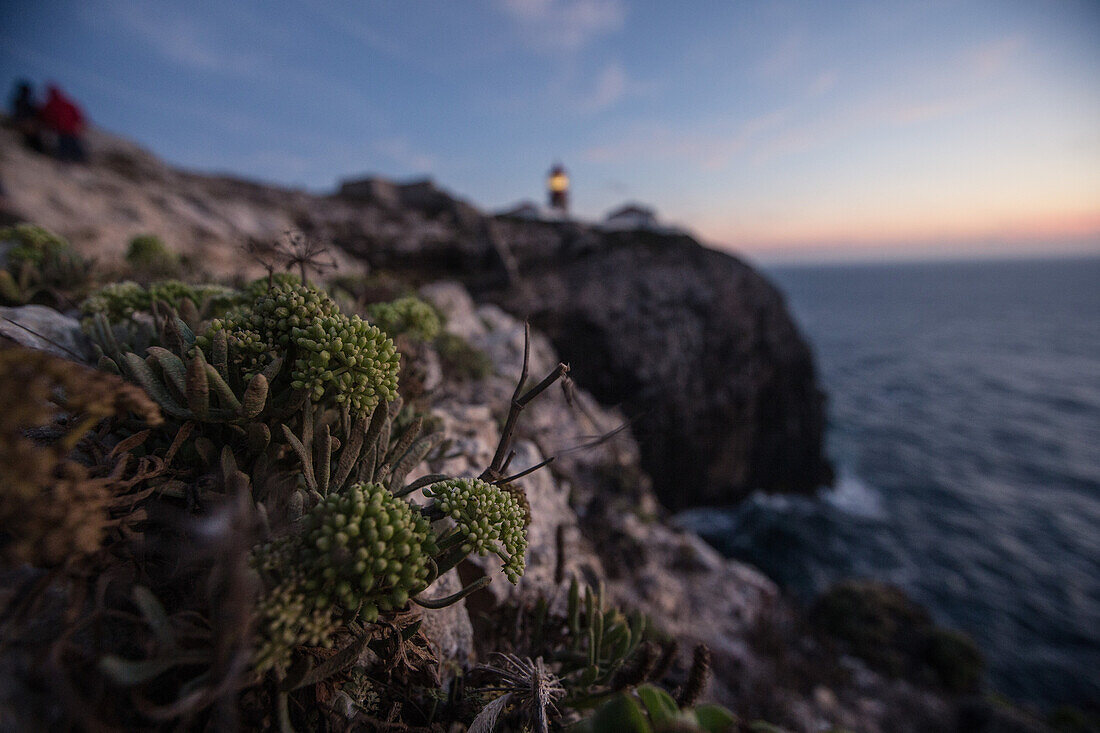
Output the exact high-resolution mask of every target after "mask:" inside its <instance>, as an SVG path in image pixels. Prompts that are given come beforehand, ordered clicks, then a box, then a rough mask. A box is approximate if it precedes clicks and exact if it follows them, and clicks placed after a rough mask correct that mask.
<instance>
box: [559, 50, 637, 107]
mask: <svg viewBox="0 0 1100 733" xmlns="http://www.w3.org/2000/svg"><path fill="white" fill-rule="evenodd" d="M649 88H650V86H649V85H648V84H645V83H644V82H640V81H636V80H634V79H631V78H630V77H629V76H628V75H627V73H626V70H625V69H623V66H622V64H620V63H618V62H613V63H610V64H608V65H607V66H605V67H604V68H603V71H601V72H600V73H599V74H598V75H597V77H596V84H595V86H594V87H593V88H592V89H591V90H590V91H588V92H587V93H584V94H581V95H579V96H578V97H577V98H576V99H575V100H574V102H573V106H574V108H575V109H577V110H579V111H581V112H585V113H595V112H602V111H603V110H605V109H608V108H610V107H613V106H615V104H617V103H618V102H620V101H622V100H623V99H625V98H627V97H632V96H635V95H638V94H643V93H645V92H646V91H648V90H649Z"/></svg>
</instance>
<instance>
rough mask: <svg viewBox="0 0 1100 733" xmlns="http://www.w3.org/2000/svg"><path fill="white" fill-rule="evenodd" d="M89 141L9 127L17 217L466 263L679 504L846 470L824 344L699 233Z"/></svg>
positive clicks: (126, 235)
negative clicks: (334, 183) (66, 146)
mask: <svg viewBox="0 0 1100 733" xmlns="http://www.w3.org/2000/svg"><path fill="white" fill-rule="evenodd" d="M90 143H91V144H90V147H91V150H92V155H91V160H90V163H89V165H87V166H68V165H64V164H61V163H58V162H56V161H54V160H52V159H49V158H46V157H43V156H40V155H37V154H35V153H33V152H30V151H27V150H25V149H23V148H21V147H20V146H19V144H18V141H17V140H16V137H15V136H14V134H12V133H11V132H10V131H7V130H4V131H3V132H2V133H0V180H2V182H3V187H4V196H3V201H2V204H0V214H2V217H3V218H4V219H6V220H29V221H34V222H37V223H40V224H42V225H44V226H46V227H48V228H50V229H52V230H54V231H57V232H59V233H60V234H62V235H64V236H66V237H67V238H68V239H69V240H70V241H71V242H73V244H74V245H75V246H76V247H77V248H78V249H80V250H82V251H83V252H84V253H85V254H87V255H91V256H100V257H106V258H112V257H114V258H117V257H119V256H120V255H121V251H122V248H124V247H125V243H126V242H127V241H128V240H129V239H130V238H131V237H133V236H136V235H140V234H145V233H150V232H155V233H156V234H157V235H158V236H160V237H161V238H162V239H164V241H165V242H166V243H167V244H168V246H169V247H170V248H172V249H173V250H175V251H177V252H180V253H182V254H184V255H190V256H191V261H192V262H193V263H194V266H195V267H197V268H201V269H203V270H205V271H206V274H208V275H211V276H226V275H237V276H240V275H242V274H243V275H249V274H259V273H258V272H255V273H252V272H249V271H248V268H249V267H250V266H252V267H253V268H254V269H255V266H254V265H253V264H252V263H250V262H248V260H247V258H245V257H244V256H243V255H242V253H241V252H240V247H241V245H243V244H244V243H245V242H247V241H249V240H271V239H274V238H277V237H280V236H282V235H283V233H284V232H286V231H289V230H299V231H302V232H304V233H305V234H306V235H308V236H311V237H315V238H319V239H323V240H328V241H332V242H334V243H335V244H336V245H338V247H339V249H340V253H339V254H340V256H339V257H338V265H339V267H340V270H341V271H342V272H344V271H348V272H355V271H362V270H363V267H364V264H365V265H366V266H368V267H369V268H373V269H375V270H379V269H382V270H392V271H396V272H399V273H401V274H403V275H404V276H406V277H413V278H418V279H421V280H423V281H426V280H429V279H438V278H440V277H450V278H454V279H457V280H459V281H461V282H462V283H463V284H464V285H466V287H468V288H469V289H470V291H471V292H472V293H473V294H474V296H475V298H477V299H478V300H479V301H482V302H493V303H496V304H498V305H500V306H501V307H503V308H504V309H505V310H506V311H509V312H510V313H512V314H513V315H514V316H516V317H519V318H530V319H531V320H532V322H533V324H534V325H535V326H537V327H538V328H540V329H541V330H542V331H544V332H545V333H547V334H548V335H549V336H550V338H551V340H552V342H553V344H554V346H555V347H556V348H557V349H558V350H559V351H560V352H561V353H562V355H563V357H564V358H565V359H567V360H568V361H570V362H571V364H572V366H573V368H574V375H575V378H576V380H577V382H578V383H579V384H580V385H581V386H583V387H585V388H587V389H588V390H590V391H591V392H592V393H593V394H595V395H596V397H597V398H598V399H599V400H600V401H601V402H603V403H604V404H608V405H620V406H621V407H622V408H623V409H624V411H625V412H626V414H627V415H628V416H629V417H630V418H631V419H632V421H633V424H634V429H635V433H636V435H637V436H638V437H639V441H640V443H641V446H642V463H643V466H644V467H645V468H646V470H647V471H648V472H649V473H650V474H651V475H652V476H653V478H654V482H655V486H656V489H657V492H658V494H659V496H660V498H661V500H662V501H663V502H664V503H665V504H666V506H668V507H670V508H674V509H677V508H682V507H686V506H692V505H699V504H712V505H713V504H729V503H734V502H736V501H738V500H739V499H741V498H743V497H744V496H745V495H747V494H748V493H749V492H751V491H753V490H757V489H763V490H766V491H794V492H810V491H813V490H814V489H815V488H817V487H818V486H820V485H822V484H826V483H829V482H830V481H831V476H832V472H831V468H830V466H829V464H828V461H827V460H826V459H825V457H824V455H823V433H824V424H825V415H824V408H823V396H822V393H821V390H820V389H819V387H818V384H817V380H816V375H815V370H814V363H813V356H812V353H811V351H810V349H809V347H808V345H807V344H806V342H805V340H804V339H803V338H802V336H801V335H800V334H799V332H798V329H797V328H796V326H795V324H794V323H793V321H792V319H791V317H790V314H789V313H788V311H787V308H786V306H785V304H784V302H783V298H782V296H781V295H780V293H779V292H778V291H777V290H776V289H775V288H774V287H773V286H772V285H771V284H770V283H769V282H768V281H767V280H766V279H765V278H764V277H763V276H762V275H760V274H759V273H758V272H757V271H755V270H754V269H753V268H751V267H750V266H749V265H747V264H745V263H744V262H743V261H741V260H739V259H737V258H736V257H733V256H731V255H728V254H725V253H722V252H718V251H715V250H711V249H708V248H706V247H703V246H702V245H700V244H699V243H698V242H696V241H695V240H693V239H691V238H690V237H688V236H685V235H677V234H660V233H655V232H645V231H636V232H614V233H613V232H600V231H598V230H597V229H596V228H594V227H590V226H585V225H583V224H578V223H571V222H565V223H549V222H538V221H521V220H515V219H506V218H493V217H490V216H486V215H484V214H482V213H481V212H479V211H478V210H477V209H476V208H475V207H473V206H471V205H470V204H468V203H465V202H463V201H461V200H459V199H457V198H455V197H454V196H452V195H450V194H448V193H447V192H445V191H443V190H441V189H439V188H437V187H436V186H434V185H433V184H432V183H431V182H429V181H417V182H412V183H407V184H397V183H393V182H390V181H386V180H383V179H365V180H361V181H352V182H347V183H345V184H344V185H343V186H342V187H341V189H340V191H338V192H336V193H334V194H332V195H329V196H317V195H313V194H310V193H307V192H304V191H299V190H292V189H285V188H280V187H276V186H269V185H263V184H259V183H255V182H251V181H244V180H239V179H235V178H231V177H226V176H208V175H199V174H195V173H189V172H186V171H181V170H178V169H175V168H173V167H171V166H169V165H167V164H165V163H164V162H162V161H160V160H158V159H157V158H156V157H155V156H153V155H152V154H150V153H148V152H146V151H144V150H142V149H141V148H139V147H137V146H136V145H134V144H132V143H130V142H128V141H125V140H122V139H119V138H116V137H113V136H110V135H108V134H106V133H103V132H96V133H95V134H94V135H93V137H92V139H91V140H90Z"/></svg>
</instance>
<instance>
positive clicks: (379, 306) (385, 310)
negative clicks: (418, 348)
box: [367, 296, 442, 341]
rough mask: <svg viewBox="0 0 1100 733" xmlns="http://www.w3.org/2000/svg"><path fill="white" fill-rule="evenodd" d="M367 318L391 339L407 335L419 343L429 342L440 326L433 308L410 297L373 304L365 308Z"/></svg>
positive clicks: (437, 332)
mask: <svg viewBox="0 0 1100 733" xmlns="http://www.w3.org/2000/svg"><path fill="white" fill-rule="evenodd" d="M367 316H368V318H370V320H371V322H372V323H375V324H377V325H378V327H379V328H381V329H382V330H383V331H385V332H386V333H387V334H389V335H390V336H391V337H392V336H400V335H407V336H411V337H412V338H415V339H417V340H419V341H431V340H432V339H434V338H435V337H436V336H437V335H438V334H439V330H440V328H441V326H442V324H441V322H440V319H439V313H437V312H436V310H435V308H434V307H433V306H432V305H431V304H430V303H425V302H424V301H423V300H420V299H419V298H415V297H412V296H406V297H404V298H398V299H397V300H394V301H390V302H389V303H373V304H371V305H369V306H367Z"/></svg>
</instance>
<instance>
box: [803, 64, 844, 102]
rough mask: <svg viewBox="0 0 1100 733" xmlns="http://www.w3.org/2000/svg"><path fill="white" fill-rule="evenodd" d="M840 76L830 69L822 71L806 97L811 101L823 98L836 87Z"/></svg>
mask: <svg viewBox="0 0 1100 733" xmlns="http://www.w3.org/2000/svg"><path fill="white" fill-rule="evenodd" d="M838 79H839V76H838V75H837V73H836V70H835V69H829V70H827V71H822V72H821V73H820V74H818V75H817V77H816V78H815V79H814V80H813V82H812V83H811V84H810V88H809V90H808V91H807V92H806V96H807V97H808V98H810V99H813V98H815V97H823V96H825V95H826V94H828V93H829V92H831V91H832V90H833V88H834V87H836V83H837V81H838Z"/></svg>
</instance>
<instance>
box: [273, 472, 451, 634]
mask: <svg viewBox="0 0 1100 733" xmlns="http://www.w3.org/2000/svg"><path fill="white" fill-rule="evenodd" d="M301 524H302V526H301V531H300V532H298V533H296V534H294V535H292V536H291V537H288V538H286V539H284V540H281V541H278V542H275V543H272V544H269V545H265V546H263V547H262V548H261V549H260V550H259V552H258V556H259V558H260V561H259V567H260V569H261V570H262V571H263V572H265V573H269V574H272V575H288V576H289V577H291V578H293V579H294V580H295V582H296V583H298V584H300V586H301V588H302V590H303V591H304V592H305V593H306V594H307V595H308V596H309V598H310V602H311V603H313V604H315V605H317V606H320V607H331V606H337V605H338V606H340V607H342V608H343V609H344V610H345V611H349V612H353V613H357V614H358V616H359V618H360V619H361V620H363V621H366V622H373V621H374V620H376V619H377V618H378V613H379V611H391V610H394V609H396V608H400V607H402V606H404V605H405V604H406V603H407V602H408V600H409V597H410V596H411V595H413V594H415V593H417V592H419V591H420V590H423V589H424V588H425V587H427V584H428V582H429V575H430V573H431V568H430V564H429V563H430V560H431V556H432V554H433V553H434V552H435V550H436V548H435V537H434V535H432V534H431V531H430V526H429V523H428V520H427V519H425V518H424V517H423V516H422V515H421V514H419V513H418V512H416V511H415V510H414V509H412V507H410V506H409V504H408V503H407V502H405V501H402V500H401V499H398V498H395V497H394V496H393V494H391V493H390V492H389V491H387V490H386V488H385V487H384V486H382V485H381V484H355V485H353V486H351V487H350V488H349V489H348V490H347V491H345V492H344V493H343V494H332V495H329V496H328V497H326V498H325V500H324V501H322V502H321V503H320V504H318V505H317V506H316V507H314V508H313V509H312V510H311V511H310V512H309V513H307V514H306V516H305V517H303V519H302V523H301Z"/></svg>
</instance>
